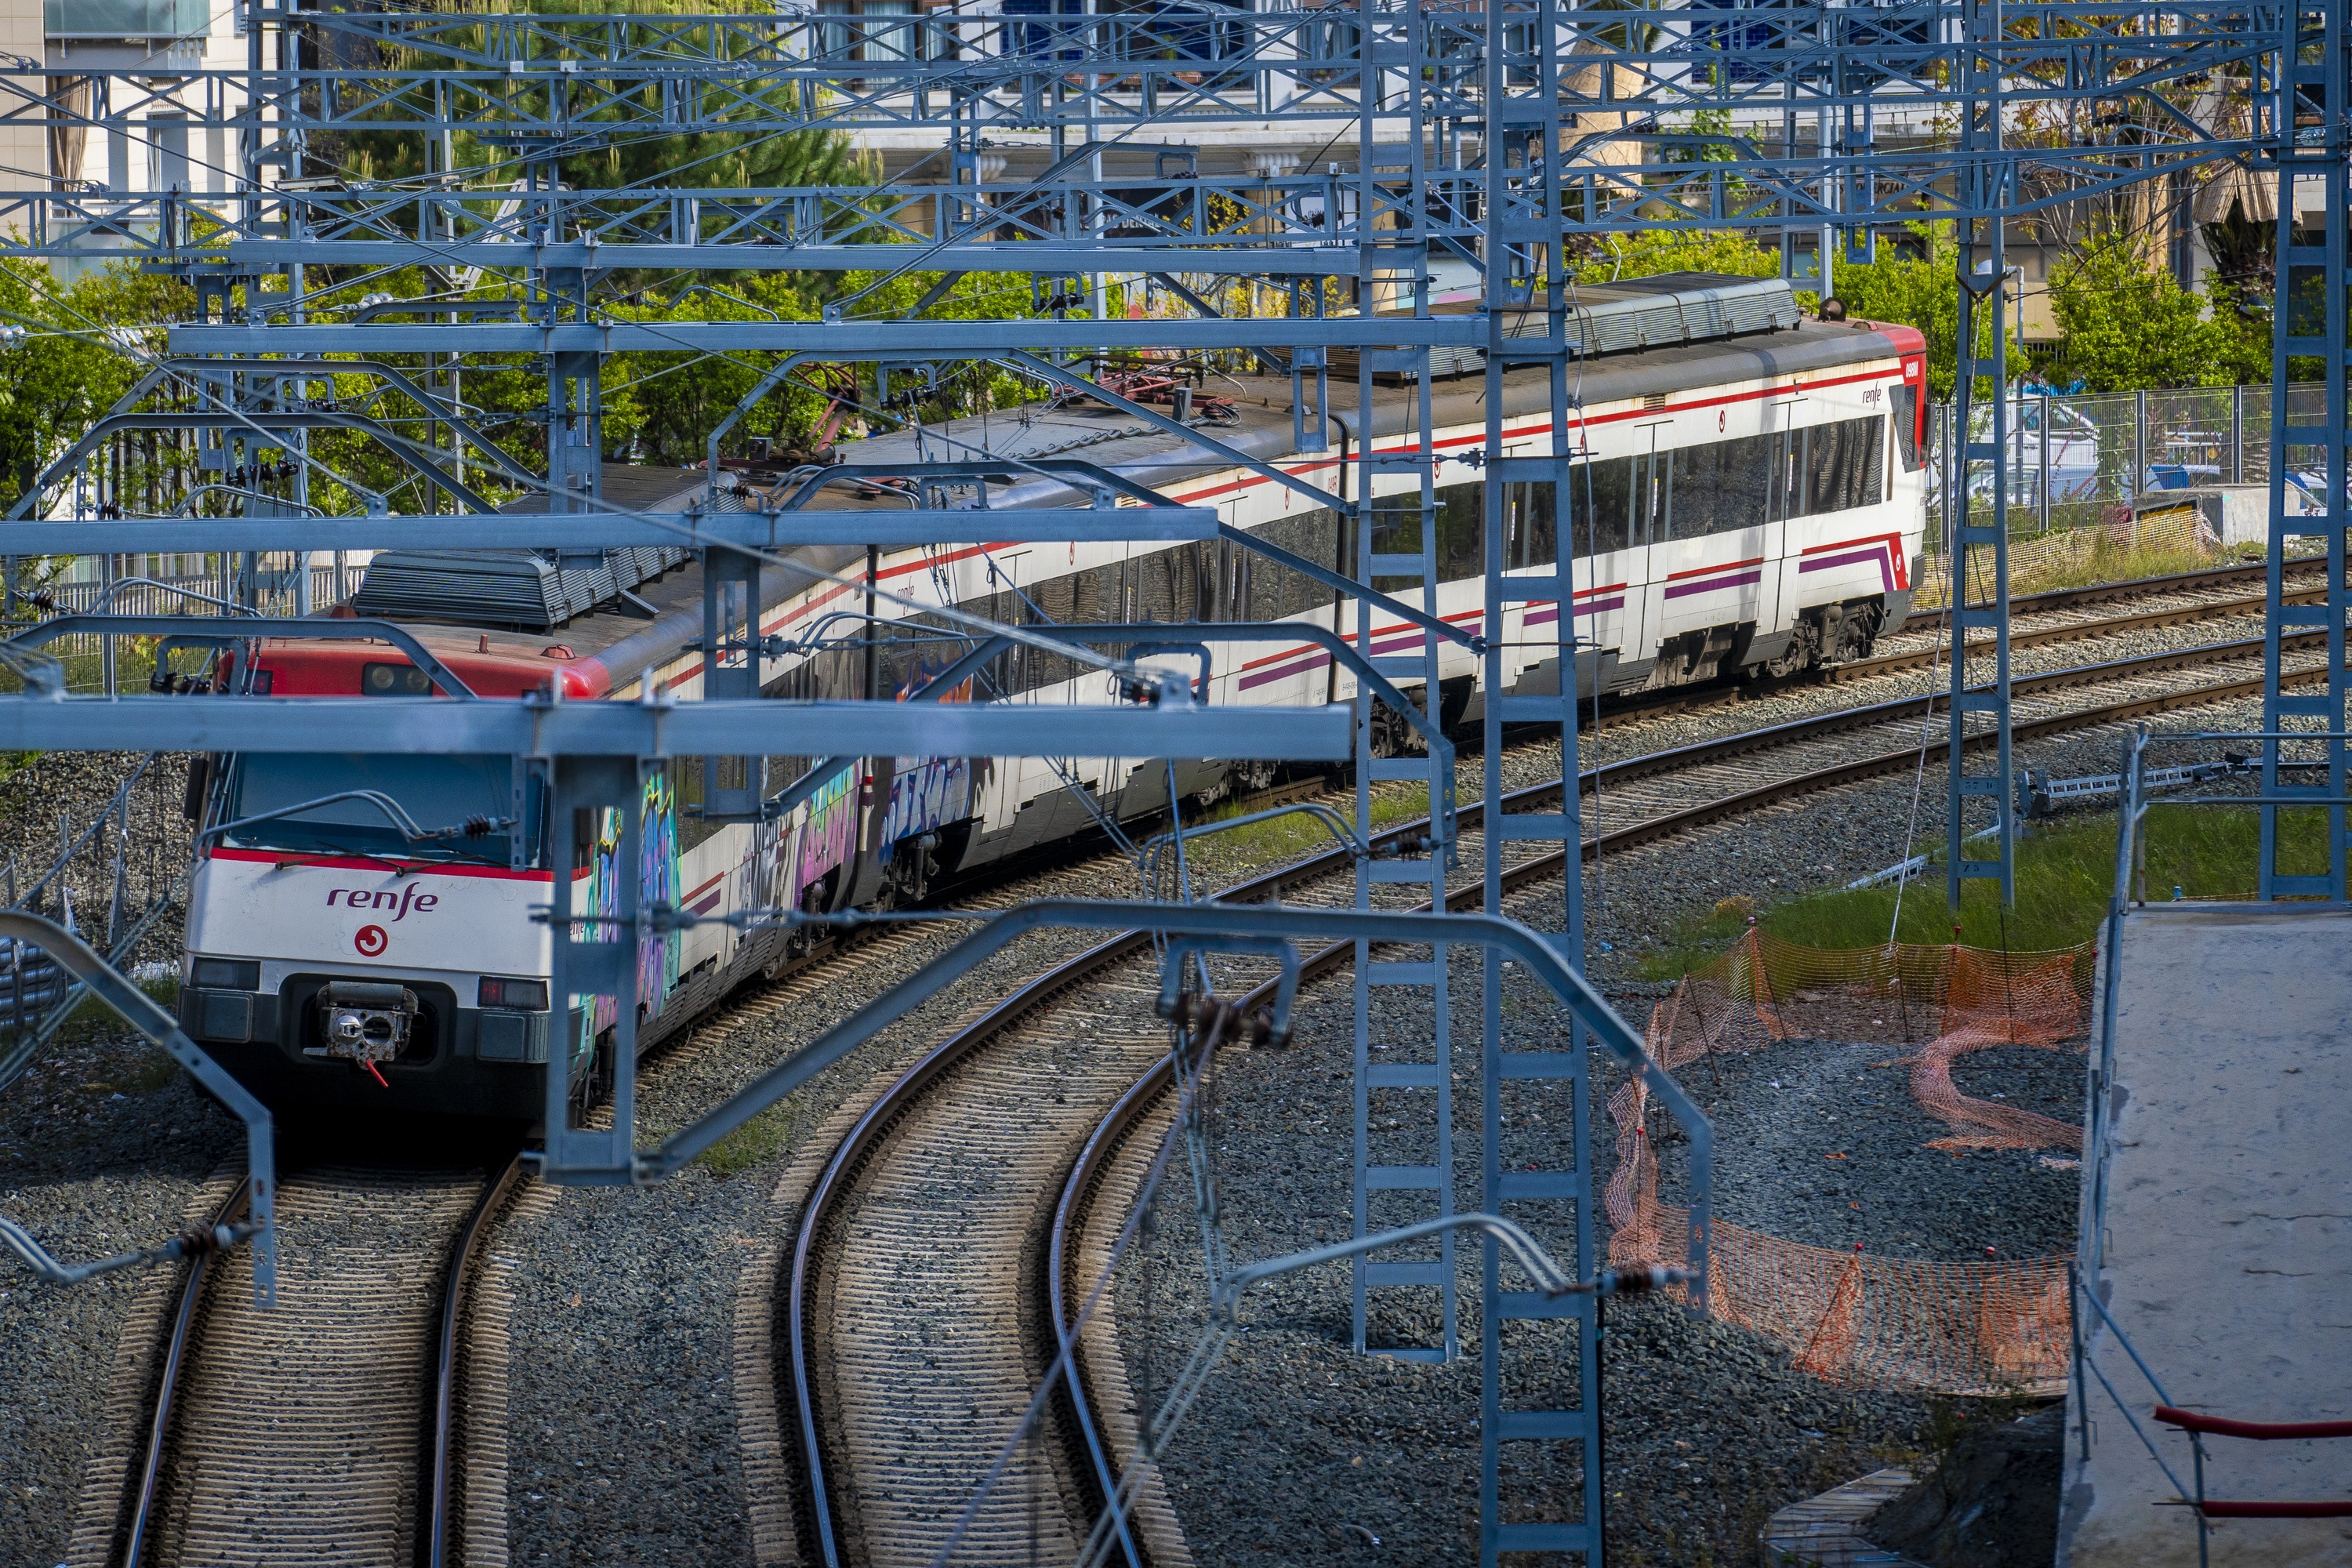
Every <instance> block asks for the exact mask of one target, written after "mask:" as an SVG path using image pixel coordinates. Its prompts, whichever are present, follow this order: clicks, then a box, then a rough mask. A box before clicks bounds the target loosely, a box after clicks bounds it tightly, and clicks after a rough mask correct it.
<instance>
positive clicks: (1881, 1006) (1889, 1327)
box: [1606, 931, 2091, 1393]
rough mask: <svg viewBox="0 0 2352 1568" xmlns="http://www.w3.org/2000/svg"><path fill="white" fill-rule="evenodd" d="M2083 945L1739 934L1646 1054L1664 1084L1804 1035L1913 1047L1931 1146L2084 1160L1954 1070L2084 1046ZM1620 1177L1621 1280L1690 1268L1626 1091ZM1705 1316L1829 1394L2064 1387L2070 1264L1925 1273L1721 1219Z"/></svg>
mask: <svg viewBox="0 0 2352 1568" xmlns="http://www.w3.org/2000/svg"><path fill="white" fill-rule="evenodd" d="M2089 956H2090V950H2089V949H2088V948H2087V946H2086V947H2083V948H2069V949H2064V950H2062V951H2059V952H2036V953H2003V952H1989V951H1985V950H1982V949H1976V948H1967V947H1960V946H1957V945H1955V946H1949V947H1925V946H1918V945H1913V944H1905V943H1890V944H1888V945H1887V946H1885V947H1881V948H1865V949H1861V950H1857V951H1852V952H1834V951H1829V950H1824V949H1821V948H1808V947H1800V946H1797V945H1796V944H1794V943H1790V942H1780V941H1779V940H1777V939H1775V938H1773V937H1770V936H1767V935H1765V934H1763V933H1762V932H1758V931H1750V932H1749V933H1748V935H1747V936H1746V937H1744V938H1743V939H1742V940H1741V941H1740V942H1738V945H1736V946H1735V947H1733V948H1732V949H1731V951H1730V952H1727V953H1725V954H1724V955H1723V956H1722V957H1721V958H1718V959H1717V960H1716V961H1715V962H1714V963H1710V964H1708V965H1707V966H1706V968H1705V969H1702V970H1699V971H1696V972H1694V973H1691V974H1688V975H1686V976H1685V978H1684V980H1683V982H1682V984H1679V985H1677V986H1676V987H1675V992H1674V994H1673V995H1671V996H1670V997H1668V998H1667V999H1666V1000H1665V1001H1664V1002H1662V1003H1660V1004H1659V1005H1658V1006H1657V1007H1656V1009H1655V1010H1654V1012H1653V1013H1652V1015H1651V1017H1650V1026H1649V1030H1648V1037H1649V1048H1650V1053H1651V1055H1652V1057H1653V1058H1654V1059H1656V1060H1657V1061H1658V1063H1659V1064H1660V1065H1661V1066H1662V1067H1664V1068H1667V1069H1668V1070H1669V1071H1672V1070H1674V1069H1675V1068H1679V1067H1682V1066H1684V1065H1685V1064H1687V1063H1689V1062H1692V1061H1695V1060H1696V1059H1697V1058H1700V1057H1701V1056H1704V1055H1706V1053H1707V1052H1709V1051H1739V1050H1754V1049H1757V1048H1759V1047H1764V1046H1768V1045H1770V1044H1772V1043H1774V1042H1776V1041H1780V1040H1785V1039H1790V1038H1814V1039H1835V1040H1858V1041H1884V1042H1886V1043H1889V1044H1906V1045H1908V1044H1916V1045H1917V1046H1918V1047H1919V1049H1918V1050H1917V1052H1916V1054H1915V1055H1914V1056H1912V1057H1911V1058H1909V1059H1910V1061H1911V1063H1912V1073H1911V1087H1912V1092H1913V1094H1914V1095H1915V1096H1916V1098H1917V1100H1918V1101H1919V1103H1920V1104H1921V1105H1922V1106H1923V1107H1925V1108H1926V1109H1927V1110H1928V1111H1929V1112H1930V1113H1931V1114H1933V1115H1935V1116H1936V1117H1937V1118H1938V1119H1940V1120H1941V1121H1945V1122H1946V1123H1947V1124H1948V1125H1949V1126H1950V1127H1951V1128H1952V1129H1953V1135H1952V1136H1951V1137H1948V1138H1941V1139H1937V1140H1936V1141H1935V1142H1933V1143H1932V1144H1930V1145H1929V1146H1930V1147H1933V1148H1939V1149H1947V1150H1951V1151H1954V1152H1958V1151H1963V1150H1967V1149H1989V1148H2008V1149H2039V1148H2063V1149H2079V1148H2080V1147H2081V1143H2082V1133H2081V1131H2080V1130H2079V1129H2077V1128H2074V1127H2071V1126H2069V1125H2067V1124H2066V1123H2064V1122H2062V1121H2055V1120H2053V1119H2052V1118H2050V1117H2047V1116H2042V1115H2039V1114H2037V1113H2035V1112H2033V1111H2030V1110H2018V1109H2015V1108H2013V1107H2010V1106H2005V1105H2000V1104H1996V1103H1994V1102H1991V1101H1989V1100H1978V1099H1975V1098H1973V1097H1970V1096H1968V1095H1964V1094H1961V1093H1960V1092H1959V1091H1958V1089H1956V1088H1955V1087H1954V1086H1953V1083H1952V1075H1951V1065H1952V1062H1953V1060H1954V1058H1957V1057H1959V1056H1961V1055H1964V1054H1966V1053H1967V1052H1969V1051H1975V1050H1983V1049H1986V1048H1988V1047H1995V1046H2011V1045H2019V1046H2039V1047H2058V1046H2060V1045H2062V1044H2063V1043H2064V1042H2065V1041H2067V1040H2069V1039H2071V1038H2074V1037H2079V1036H2080V1035H2082V1034H2083V1033H2084V1028H2085V1025H2086V1018H2087V1015H2088V1012H2089V988H2090V971H2091V964H2090V963H2089ZM1609 1110H1610V1114H1611V1116H1612V1119H1613V1120H1614V1121H1616V1123H1617V1127H1618V1137H1617V1170H1616V1173H1615V1174H1614V1175H1613V1176H1612V1178H1611V1180H1610V1184H1609V1187H1608V1191H1607V1194H1606V1206H1607V1208H1608V1212H1609V1217H1610V1222H1611V1225H1612V1228H1613V1235H1612V1239H1611V1243H1610V1249H1609V1251H1610V1261H1611V1263H1612V1265H1614V1266H1615V1267H1618V1268H1633V1267H1640V1266H1643V1265H1647V1264H1654V1263H1671V1262H1673V1261H1675V1260H1676V1259H1678V1258H1683V1257H1685V1256H1686V1255H1687V1250H1688V1246H1689V1241H1688V1237H1689V1230H1688V1224H1689V1220H1688V1215H1687V1212H1686V1211H1685V1210H1683V1209H1680V1208H1675V1207H1670V1206H1668V1205H1664V1204H1662V1203H1660V1202H1659V1200H1658V1195H1657V1164H1656V1162H1655V1160H1654V1157H1653V1155H1652V1152H1651V1148H1650V1140H1649V1133H1648V1126H1647V1122H1648V1112H1649V1090H1648V1086H1647V1085H1646V1084H1644V1083H1643V1081H1642V1080H1641V1079H1638V1078H1636V1079H1630V1080H1629V1081H1628V1082H1626V1083H1625V1084H1624V1085H1623V1086H1622V1087H1621V1088H1620V1089H1618V1090H1617V1092H1616V1094H1615V1095H1613V1096H1612V1098H1611V1100H1610V1102H1609ZM1708 1267H1709V1296H1710V1300H1711V1303H1712V1305H1713V1307H1714V1309H1715V1310H1716V1311H1717V1313H1718V1314H1719V1315H1720V1316H1722V1317H1724V1318H1727V1319H1728V1320H1730V1321H1734V1322H1738V1323H1742V1324H1745V1325H1746V1326H1748V1327H1749V1328H1752V1329H1754V1330H1756V1331H1758V1332H1759V1333H1762V1334H1764V1335H1766V1336H1768V1337H1769V1338H1771V1339H1773V1340H1775V1341H1777V1342H1780V1344H1782V1345H1783V1346H1785V1347H1787V1348H1788V1350H1789V1351H1790V1353H1791V1356H1792V1357H1793V1364H1794V1365H1796V1366H1799V1367H1801V1368H1802V1369H1804V1370H1805V1371H1808V1372H1811V1373H1814V1374H1816V1375H1818V1376H1821V1377H1823V1378H1827V1379H1831V1380H1832V1381H1836V1382H1840V1383H1848V1384H1863V1385H1867V1386H1874V1387H1887V1388H1906V1389H1939V1390H1943V1391H1946V1392H1950V1393H1984V1392H1990V1391H1994V1390H2000V1389H2011V1388H2018V1387H2021V1386H2022V1387H2029V1388H2034V1387H2039V1388H2044V1389H2047V1388H2052V1387H2055V1386H2058V1385H2059V1384H2062V1383H2063V1378H2064V1375H2065V1368H2066V1356H2067V1349H2068V1333H2067V1321H2066V1290H2065V1271H2064V1270H2065V1264H2064V1260H2063V1258H2032V1259H2025V1260H2021V1261H2017V1262H2008V1261H1994V1262H1983V1263H1938V1262H1930V1261H1926V1260H1921V1259H1916V1258H1880V1257H1873V1256H1868V1255H1865V1254H1863V1253H1859V1252H1854V1253H1843V1252H1837V1251H1834V1250H1832V1249H1829V1248H1825V1247H1809V1246H1806V1245H1804V1244H1803V1243H1801V1242H1795V1241H1790V1240H1788V1239H1786V1238H1783V1237H1774V1236H1767V1235H1764V1234H1762V1233H1761V1232H1758V1231H1752V1230H1748V1229H1747V1228H1745V1227H1743V1226H1733V1225H1725V1224H1721V1223H1718V1224H1717V1226H1716V1227H1715V1236H1714V1240H1713V1244H1712V1246H1711V1247H1710V1248H1709V1254H1708Z"/></svg>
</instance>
